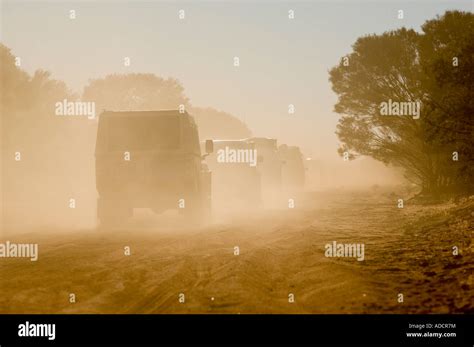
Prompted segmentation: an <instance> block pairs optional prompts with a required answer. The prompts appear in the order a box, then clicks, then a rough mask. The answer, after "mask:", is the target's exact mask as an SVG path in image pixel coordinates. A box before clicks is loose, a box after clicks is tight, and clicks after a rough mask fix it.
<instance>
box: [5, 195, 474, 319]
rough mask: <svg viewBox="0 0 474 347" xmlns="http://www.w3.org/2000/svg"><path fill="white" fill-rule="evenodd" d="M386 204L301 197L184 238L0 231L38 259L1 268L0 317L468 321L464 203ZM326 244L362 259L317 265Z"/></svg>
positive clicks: (379, 198)
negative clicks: (355, 247) (425, 317)
mask: <svg viewBox="0 0 474 347" xmlns="http://www.w3.org/2000/svg"><path fill="white" fill-rule="evenodd" d="M397 198H398V197H397V196H395V195H394V194H382V193H378V192H374V191H367V192H354V193H347V192H345V193H344V192H339V193H331V194H330V195H329V194H326V193H307V194H305V195H304V196H302V197H301V198H300V199H299V200H297V207H296V208H295V209H293V210H290V209H285V210H278V211H275V210H274V211H264V212H263V213H261V214H259V215H258V216H250V215H245V216H239V217H237V216H235V217H234V218H233V219H232V220H226V221H217V222H216V223H214V224H213V225H212V226H209V227H206V228H201V229H194V230H190V229H188V228H184V227H183V226H179V225H176V224H175V222H174V221H173V220H172V219H173V218H175V217H169V216H164V217H153V218H151V217H150V218H149V219H147V218H142V219H140V218H138V219H137V220H133V221H131V223H130V224H129V225H125V226H124V227H123V228H122V229H119V230H98V229H91V230H54V229H47V230H23V231H21V232H18V231H15V232H13V231H12V230H3V233H2V235H1V239H0V241H1V242H5V241H6V240H9V241H10V242H16V243H22V242H24V243H38V244H39V260H38V261H36V262H31V261H30V260H29V259H19V258H3V259H0V278H1V281H0V293H1V295H0V312H1V313H380V312H382V313H408V312H410V313H447V312H474V289H473V288H474V283H473V269H474V256H473V243H472V239H473V230H474V229H473V225H474V222H473V221H474V200H472V199H471V200H467V201H464V202H463V203H457V204H455V203H447V204H443V205H434V206H433V205H432V206H424V207H423V206H420V205H415V204H411V203H410V202H406V203H405V207H404V208H403V209H398V208H397ZM167 218H168V219H167ZM332 241H337V242H338V243H364V244H365V260H364V261H360V262H359V261H357V260H356V259H355V258H328V257H325V255H324V252H325V244H327V243H331V242H332ZM126 246H128V247H130V248H131V255H130V256H126V255H125V254H124V247H126ZM235 246H238V247H239V249H240V254H239V255H234V247H235ZM453 246H457V247H458V248H459V252H460V254H459V255H457V256H454V255H453V254H452V247H453ZM70 293H74V294H75V295H76V302H75V303H70V302H69V294H70ZM180 293H184V294H185V302H184V303H180V302H179V301H178V296H179V294H180ZM290 293H292V294H294V298H295V302H293V303H290V302H289V300H288V297H289V294H290ZM399 293H402V294H403V296H404V302H403V303H399V302H398V300H397V299H398V294H399Z"/></svg>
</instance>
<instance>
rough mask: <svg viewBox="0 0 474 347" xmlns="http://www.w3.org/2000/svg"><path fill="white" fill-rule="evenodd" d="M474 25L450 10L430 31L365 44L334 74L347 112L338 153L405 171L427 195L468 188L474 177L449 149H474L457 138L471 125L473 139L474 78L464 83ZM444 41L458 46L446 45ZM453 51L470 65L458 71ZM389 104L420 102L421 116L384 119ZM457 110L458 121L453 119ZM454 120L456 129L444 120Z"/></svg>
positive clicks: (339, 130) (378, 37)
mask: <svg viewBox="0 0 474 347" xmlns="http://www.w3.org/2000/svg"><path fill="white" fill-rule="evenodd" d="M472 21H473V15H472V14H467V13H462V12H447V13H446V14H445V15H444V16H443V17H441V18H437V19H435V20H433V21H428V22H427V23H425V25H424V26H423V30H424V31H425V33H421V34H418V33H416V32H415V31H413V30H407V29H405V28H402V29H399V30H396V31H391V32H386V33H384V34H382V35H369V36H365V37H362V38H359V39H358V40H357V41H356V43H355V44H354V45H353V52H352V53H351V54H349V55H348V56H347V58H348V62H349V64H347V63H346V61H347V60H344V59H343V60H341V63H340V64H339V65H338V66H337V67H334V68H333V69H332V70H331V71H330V81H331V83H332V87H333V90H334V91H335V92H336V94H338V97H339V99H338V102H337V104H336V105H335V111H336V112H337V113H340V114H343V116H342V117H341V119H340V120H339V124H338V126H337V132H336V133H337V135H338V137H339V139H340V140H341V141H342V145H341V147H340V149H339V153H341V154H342V153H344V152H348V153H350V156H351V158H356V157H357V156H358V155H367V156H371V157H373V158H375V159H377V160H380V161H382V162H384V163H386V164H391V165H395V166H400V167H402V168H404V169H405V172H406V177H407V178H408V179H409V180H411V181H413V182H416V183H418V184H419V185H420V186H421V187H422V191H423V193H429V194H435V195H439V194H440V193H443V192H446V191H452V190H453V187H454V186H460V185H462V184H465V183H466V178H469V177H467V176H466V173H465V172H464V173H462V172H461V171H460V170H458V169H457V168H456V167H455V165H453V161H452V155H451V153H448V152H449V151H447V150H446V147H445V145H446V144H447V143H457V144H458V147H459V148H464V149H467V148H468V146H471V148H472V145H471V144H470V142H469V141H472V136H471V140H468V139H467V137H466V136H465V135H466V134H464V132H462V133H458V132H456V130H457V129H460V128H462V125H461V124H464V123H466V122H467V123H469V124H470V127H471V128H470V129H471V130H470V131H471V133H472V118H470V117H469V116H468V115H469V112H470V110H472V109H471V108H470V106H469V103H471V102H472V94H471V93H472V78H471V79H468V78H466V79H462V80H461V79H460V76H469V75H470V74H472V54H473V50H472V42H473V39H474V36H473V35H474V33H473V31H472ZM461 32H462V35H461V34H460V33H461ZM441 38H444V39H445V41H446V40H447V38H449V40H451V41H454V42H455V43H453V44H452V45H447V44H446V43H444V42H443V41H442V40H440V39H441ZM449 49H451V51H453V50H455V51H456V52H457V53H458V54H459V55H460V56H462V57H463V59H464V60H463V63H464V65H462V66H461V65H459V66H458V67H457V68H458V70H455V71H453V70H452V69H451V68H452V67H453V65H452V63H451V61H449V62H448V61H447V60H446V59H447V58H446V57H447V56H449V53H452V52H450V51H449ZM469 52H470V53H469ZM469 55H470V59H471V61H469V58H467V56H469ZM448 63H449V64H448ZM450 69H451V70H450ZM453 75H454V76H457V77H452V76H453ZM446 76H448V77H446ZM453 78H454V80H453ZM458 83H461V84H462V85H463V86H464V87H463V88H462V91H460V90H458V89H457V88H458ZM469 97H470V100H471V101H469ZM389 100H393V101H396V102H414V103H416V102H419V103H420V104H421V105H422V108H421V117H420V118H419V119H414V117H412V116H411V115H408V116H384V115H381V112H380V106H381V105H382V103H384V102H388V101H389ZM448 100H449V102H448ZM450 104H451V105H450ZM447 105H450V106H449V108H447V107H446V106H447ZM453 111H454V112H456V116H452V115H450V114H451V113H452V112H453ZM458 111H459V112H458ZM470 114H471V115H472V112H471V113H470ZM447 117H449V121H448V123H449V124H450V126H445V125H443V124H442V122H440V120H441V119H445V118H447ZM441 128H444V129H445V130H444V131H440V130H439V129H441ZM468 131H469V130H466V132H468ZM460 143H462V145H461V144H460Z"/></svg>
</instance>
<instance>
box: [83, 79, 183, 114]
mask: <svg viewBox="0 0 474 347" xmlns="http://www.w3.org/2000/svg"><path fill="white" fill-rule="evenodd" d="M83 100H89V101H94V102H95V103H96V109H97V110H98V112H101V111H102V110H108V111H148V110H160V109H174V110H176V109H178V108H179V105H181V104H183V105H185V106H187V105H188V98H187V97H186V96H185V95H184V88H183V86H182V85H181V83H180V82H179V81H178V80H176V79H173V78H168V79H163V78H161V77H158V76H156V75H154V74H149V73H147V74H143V73H131V74H113V75H108V76H106V77H104V78H99V79H93V80H90V81H89V84H88V85H87V86H86V87H85V88H84V92H83Z"/></svg>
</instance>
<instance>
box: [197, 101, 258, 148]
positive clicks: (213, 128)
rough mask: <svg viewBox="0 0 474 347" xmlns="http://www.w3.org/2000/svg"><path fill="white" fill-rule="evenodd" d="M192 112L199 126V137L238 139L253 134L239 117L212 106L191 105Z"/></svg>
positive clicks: (202, 138)
mask: <svg viewBox="0 0 474 347" xmlns="http://www.w3.org/2000/svg"><path fill="white" fill-rule="evenodd" d="M189 112H190V114H192V115H193V116H194V118H195V119H196V123H197V124H198V126H199V138H200V139H201V140H205V139H226V140H236V139H243V138H248V137H251V136H252V132H251V131H250V130H249V128H248V127H247V125H246V124H245V123H244V122H242V121H241V120H240V119H238V118H237V117H235V116H233V115H231V114H229V113H226V112H222V111H218V110H216V109H213V108H211V107H206V108H200V107H191V108H190V110H189Z"/></svg>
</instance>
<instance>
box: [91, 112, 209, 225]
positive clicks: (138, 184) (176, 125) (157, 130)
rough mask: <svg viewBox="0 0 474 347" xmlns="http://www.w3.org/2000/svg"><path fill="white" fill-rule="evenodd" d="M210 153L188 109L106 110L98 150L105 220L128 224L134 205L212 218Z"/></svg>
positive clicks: (99, 212) (101, 212) (197, 219)
mask: <svg viewBox="0 0 474 347" xmlns="http://www.w3.org/2000/svg"><path fill="white" fill-rule="evenodd" d="M212 151H213V143H212V141H210V140H209V141H206V152H207V154H209V153H212ZM207 154H206V155H207ZM204 157H205V155H204V156H203V155H202V154H201V150H200V145H199V135H198V131H197V126H196V124H195V122H194V119H193V117H192V116H190V115H189V114H188V113H186V112H184V113H180V112H179V111H175V110H172V111H143V112H141V111H134V112H103V113H102V114H101V115H100V117H99V126H98V131H97V142H96V149H95V160H96V187H97V191H98V193H99V199H98V202H97V216H98V219H99V221H100V223H101V224H102V225H117V224H120V223H123V222H124V221H125V220H126V219H127V218H129V217H131V216H132V215H133V209H134V208H151V209H152V210H153V211H155V212H156V213H160V212H162V211H165V210H168V209H179V210H180V212H181V213H182V214H183V215H184V216H185V217H187V220H188V221H190V222H192V223H195V222H203V221H206V220H208V218H209V216H210V209H211V173H210V171H209V170H208V169H207V166H206V164H205V163H204V162H203V159H204Z"/></svg>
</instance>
